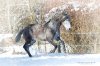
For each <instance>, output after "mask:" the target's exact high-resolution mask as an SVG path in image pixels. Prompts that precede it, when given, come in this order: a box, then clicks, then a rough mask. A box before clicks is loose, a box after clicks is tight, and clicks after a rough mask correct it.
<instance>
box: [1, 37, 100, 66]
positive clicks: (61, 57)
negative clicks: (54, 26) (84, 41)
mask: <svg viewBox="0 0 100 66" xmlns="http://www.w3.org/2000/svg"><path fill="white" fill-rule="evenodd" d="M1 36H2V35H1ZM11 36H12V35H9V36H8V35H7V36H5V38H6V37H11ZM0 39H1V40H2V39H3V38H0ZM0 49H3V50H4V51H7V52H4V53H0V66H8V65H9V66H68V65H70V66H84V65H85V66H90V65H91V66H99V64H100V54H68V53H66V54H64V53H61V54H59V53H53V54H51V53H49V54H47V53H45V52H43V53H40V51H38V50H37V49H36V48H34V49H32V48H31V53H32V55H33V57H32V58H29V57H28V55H27V54H26V53H25V51H24V50H23V48H22V46H20V47H19V46H11V47H5V48H0ZM14 51H15V52H23V53H24V54H13V52H14Z"/></svg>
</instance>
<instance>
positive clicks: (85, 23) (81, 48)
mask: <svg viewBox="0 0 100 66" xmlns="http://www.w3.org/2000/svg"><path fill="white" fill-rule="evenodd" d="M99 2H100V0H0V53H2V52H6V51H7V50H5V47H9V46H13V45H20V46H22V45H23V44H24V41H23V40H22V41H21V42H20V43H19V44H16V43H15V41H14V38H15V35H16V33H18V31H19V30H20V29H22V28H24V27H25V26H27V25H28V24H32V23H36V22H41V23H43V21H44V15H45V14H46V13H48V12H49V11H50V10H51V9H52V8H54V7H58V6H62V5H65V4H66V5H67V9H66V11H67V12H68V14H69V15H70V17H71V29H70V31H66V30H65V28H64V27H63V26H62V27H61V36H62V38H63V39H64V41H65V42H66V44H67V45H68V46H70V48H71V51H69V53H75V54H84V53H88V54H90V53H100V4H99ZM45 44H46V43H45ZM40 47H41V46H40ZM40 47H38V48H39V49H40ZM46 47H48V46H46ZM45 51H46V49H45ZM13 52H15V47H14V48H13Z"/></svg>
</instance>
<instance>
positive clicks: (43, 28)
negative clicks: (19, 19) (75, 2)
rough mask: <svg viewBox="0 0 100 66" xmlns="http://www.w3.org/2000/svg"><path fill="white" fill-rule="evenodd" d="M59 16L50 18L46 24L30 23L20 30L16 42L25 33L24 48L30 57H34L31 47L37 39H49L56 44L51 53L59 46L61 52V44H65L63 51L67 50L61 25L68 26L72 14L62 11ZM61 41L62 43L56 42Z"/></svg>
mask: <svg viewBox="0 0 100 66" xmlns="http://www.w3.org/2000/svg"><path fill="white" fill-rule="evenodd" d="M57 15H58V16H56V17H54V18H52V19H50V20H49V21H48V22H46V23H45V24H43V25H41V24H30V25H29V26H27V27H25V28H24V29H22V30H20V32H19V33H18V34H17V36H16V42H18V41H19V40H20V38H21V35H22V34H23V36H24V39H25V41H26V42H25V44H24V46H23V48H24V49H25V51H26V52H27V53H28V55H29V57H32V55H31V53H30V51H29V47H30V46H32V45H33V44H34V43H35V42H36V41H38V40H40V41H48V42H49V43H50V44H52V45H53V46H54V49H53V50H51V51H50V52H51V53H54V52H55V50H56V49H57V48H58V52H59V53H60V52H61V49H60V44H62V45H63V51H64V52H66V49H65V44H64V41H63V40H62V39H61V38H60V27H61V25H62V24H64V26H65V27H66V26H67V24H68V23H66V22H69V24H70V16H69V15H68V14H66V12H62V13H60V14H57ZM55 41H56V42H58V41H59V43H60V44H56V42H55Z"/></svg>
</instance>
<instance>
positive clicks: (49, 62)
mask: <svg viewBox="0 0 100 66" xmlns="http://www.w3.org/2000/svg"><path fill="white" fill-rule="evenodd" d="M4 56H5V57H4ZM4 56H3V57H2V56H1V55H0V66H7V65H8V64H9V66H68V65H70V66H76V65H77V66H83V65H86V66H88V65H91V66H98V65H99V64H100V54H83V55H76V54H69V55H68V54H63V53H61V54H58V53H54V54H45V55H37V56H34V57H32V58H29V57H28V56H27V55H12V56H6V55H4Z"/></svg>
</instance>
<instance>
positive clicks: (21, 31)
mask: <svg viewBox="0 0 100 66" xmlns="http://www.w3.org/2000/svg"><path fill="white" fill-rule="evenodd" d="M23 31H24V29H22V30H20V32H19V33H18V34H17V36H16V38H15V41H16V42H19V40H20V38H21V35H22V34H23Z"/></svg>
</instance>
